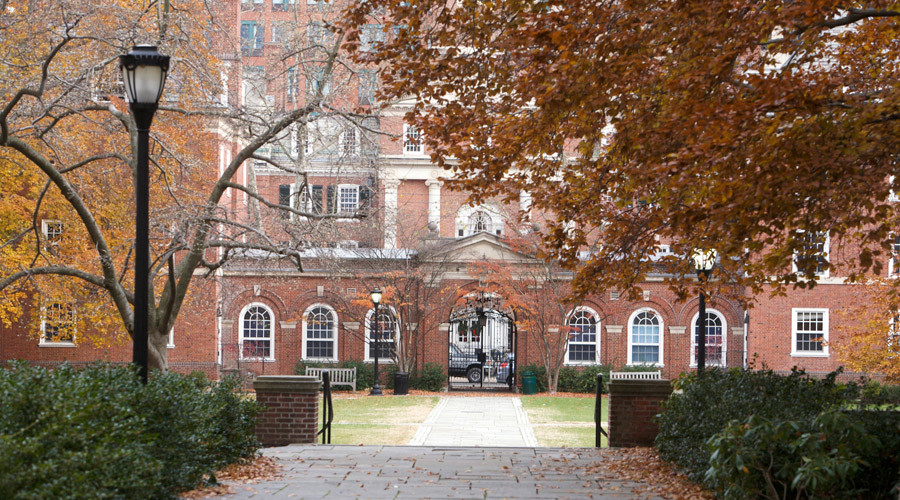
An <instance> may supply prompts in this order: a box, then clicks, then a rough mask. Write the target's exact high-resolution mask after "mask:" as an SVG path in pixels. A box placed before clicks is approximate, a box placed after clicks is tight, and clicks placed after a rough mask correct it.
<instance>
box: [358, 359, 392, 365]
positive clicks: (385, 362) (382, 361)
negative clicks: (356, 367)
mask: <svg viewBox="0 0 900 500" xmlns="http://www.w3.org/2000/svg"><path fill="white" fill-rule="evenodd" d="M363 363H375V358H366V359H364V360H363ZM378 364H379V365H393V364H394V360H393V359H390V358H378Z"/></svg>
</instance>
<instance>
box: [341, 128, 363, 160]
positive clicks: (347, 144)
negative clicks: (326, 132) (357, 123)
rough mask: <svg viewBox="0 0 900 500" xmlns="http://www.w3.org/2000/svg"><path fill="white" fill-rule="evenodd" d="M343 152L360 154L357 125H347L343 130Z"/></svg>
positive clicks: (343, 153) (347, 154) (351, 154)
mask: <svg viewBox="0 0 900 500" xmlns="http://www.w3.org/2000/svg"><path fill="white" fill-rule="evenodd" d="M341 154H342V155H343V156H356V155H358V154H359V135H358V134H357V132H356V127H347V128H345V129H344V131H343V132H341Z"/></svg>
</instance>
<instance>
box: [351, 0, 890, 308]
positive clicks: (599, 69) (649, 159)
mask: <svg viewBox="0 0 900 500" xmlns="http://www.w3.org/2000/svg"><path fill="white" fill-rule="evenodd" d="M373 22H383V23H384V25H385V32H387V33H388V34H393V35H394V36H392V37H388V38H387V40H386V41H385V43H384V44H382V45H381V46H380V50H379V51H378V52H377V53H375V54H372V53H360V54H359V55H358V57H359V58H360V59H363V60H376V61H378V62H379V63H380V64H382V65H384V67H385V70H384V73H383V81H384V86H383V89H382V91H383V98H385V99H386V100H390V99H397V98H401V97H408V96H414V97H415V98H416V100H417V104H416V106H415V109H414V110H413V111H412V112H411V113H410V114H409V116H408V117H407V119H409V120H412V121H414V122H415V123H416V124H417V126H419V127H420V129H421V130H422V131H423V132H424V137H425V141H426V142H427V144H428V146H429V149H430V150H431V151H433V152H434V153H433V155H432V159H433V160H434V161H435V162H437V164H439V165H441V166H444V167H445V168H447V169H449V170H450V171H451V172H452V175H453V179H452V180H451V181H450V184H451V186H453V187H456V188H460V189H466V190H468V191H471V192H472V193H473V195H472V197H473V199H474V200H476V201H478V200H482V199H486V198H489V197H494V196H497V197H501V198H503V199H504V200H507V201H513V200H516V199H518V197H519V196H520V193H521V192H523V191H524V192H529V193H532V195H533V204H534V207H535V208H536V209H538V210H544V211H547V212H550V213H553V214H555V217H556V220H554V221H553V222H552V223H551V224H550V225H549V226H548V228H547V229H548V231H547V237H546V239H545V244H546V247H547V248H548V249H549V254H550V256H551V257H552V258H554V259H557V260H558V261H559V262H561V263H563V264H565V265H566V266H567V267H569V268H571V269H577V275H576V277H575V279H574V281H573V286H574V288H575V290H576V291H578V292H581V293H587V292H590V291H598V290H605V289H609V288H613V287H615V288H618V289H620V290H623V291H627V292H629V293H631V294H632V296H634V295H636V292H637V290H638V287H639V283H640V282H641V281H642V280H643V279H644V277H645V276H646V274H647V273H648V272H650V271H651V270H654V271H661V272H667V273H669V274H670V276H673V278H671V280H670V283H671V284H672V285H673V286H674V287H675V288H676V290H679V291H681V292H682V293H686V292H688V291H689V290H687V287H690V286H694V283H695V281H694V280H693V279H692V278H693V276H694V274H693V271H692V269H691V268H690V263H689V262H688V260H689V259H687V258H685V257H684V256H688V255H690V254H691V250H692V249H695V248H704V249H705V248H715V249H716V250H717V251H718V253H719V255H720V256H721V259H720V264H721V265H720V266H718V267H717V269H716V271H715V275H714V282H715V283H726V282H727V283H736V284H739V285H746V286H749V287H750V288H751V289H752V290H753V291H754V292H760V291H763V290H771V289H772V287H774V289H775V290H782V289H784V288H785V287H788V286H792V285H798V286H814V285H815V273H814V272H813V266H815V265H816V259H814V258H809V259H800V260H799V261H798V262H799V263H800V265H799V266H798V267H799V268H798V269H793V268H792V266H791V264H792V261H793V255H794V254H795V253H800V254H801V255H803V254H804V252H806V253H809V252H813V253H814V252H815V250H814V249H813V250H810V246H809V245H808V242H807V241H806V240H807V239H808V238H807V237H805V236H804V235H807V234H809V233H810V232H821V231H827V232H829V233H830V234H831V238H832V242H833V244H834V243H837V242H840V241H853V242H855V244H859V245H861V247H860V248H859V250H858V251H856V252H855V255H854V258H853V259H851V261H852V262H850V263H848V267H847V269H846V270H845V269H842V270H841V275H844V276H849V278H850V279H857V278H861V277H864V276H865V275H866V274H867V273H870V272H876V273H877V272H880V271H881V270H882V268H883V266H884V263H885V257H886V254H887V250H888V249H889V243H890V236H889V233H890V232H891V231H892V230H895V229H896V227H897V226H898V223H900V221H898V212H897V205H896V204H895V203H892V202H891V192H892V190H894V191H896V187H895V185H894V179H895V178H896V176H897V173H898V163H897V151H898V150H900V84H898V82H900V36H898V34H900V9H898V7H897V4H896V2H890V1H883V0H881V1H879V0H874V1H869V2H856V3H853V4H847V3H846V2H837V1H834V0H815V1H806V2H783V1H776V0H760V1H757V0H753V1H749V0H727V1H720V2H697V1H677V2H671V1H659V0H642V1H594V0H589V1H585V0H541V1H537V0H535V1H512V0H500V1H496V2H481V1H474V0H451V1H449V2H448V1H445V0H412V1H401V0H369V1H364V2H359V3H358V4H357V5H356V6H354V7H353V8H352V9H350V11H349V12H348V15H347V20H346V22H345V23H346V24H345V29H346V31H347V39H348V41H350V42H351V43H352V41H353V40H354V38H355V37H358V33H359V29H360V27H361V26H363V25H364V24H367V23H373ZM601 241H602V244H597V242H601ZM660 241H663V242H666V243H671V245H672V250H673V254H672V255H671V256H669V257H667V258H665V259H663V260H661V261H656V260H654V259H653V255H654V254H655V253H656V251H657V246H658V245H659V242H660ZM583 250H589V251H590V253H589V255H588V256H587V257H586V260H583V259H582V258H581V257H580V256H579V254H578V252H579V251H583ZM814 256H815V255H812V256H811V257H814ZM582 257H583V256H582ZM845 271H846V272H845ZM716 280H717V281H716ZM690 292H691V295H693V291H690Z"/></svg>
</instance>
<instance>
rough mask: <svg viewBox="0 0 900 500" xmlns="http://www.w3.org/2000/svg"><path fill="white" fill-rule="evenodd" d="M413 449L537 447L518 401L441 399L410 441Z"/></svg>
mask: <svg viewBox="0 0 900 500" xmlns="http://www.w3.org/2000/svg"><path fill="white" fill-rule="evenodd" d="M409 444H410V445H413V446H417V445H418V446H520V447H521V446H537V440H536V439H535V437H534V430H533V429H532V428H531V424H530V423H529V422H528V415H527V414H525V410H524V409H523V408H522V402H521V400H520V399H519V398H513V397H485V398H460V397H443V398H441V400H440V401H439V402H438V404H437V406H435V407H434V409H433V410H432V411H431V413H430V414H429V415H428V418H427V419H425V423H423V424H422V425H421V426H419V430H418V431H417V432H416V435H415V436H413V438H412V440H411V441H410V442H409Z"/></svg>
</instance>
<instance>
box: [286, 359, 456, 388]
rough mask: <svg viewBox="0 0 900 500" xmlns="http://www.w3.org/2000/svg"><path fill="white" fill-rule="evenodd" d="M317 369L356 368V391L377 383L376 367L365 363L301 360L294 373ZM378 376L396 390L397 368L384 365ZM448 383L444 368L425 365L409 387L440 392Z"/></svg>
mask: <svg viewBox="0 0 900 500" xmlns="http://www.w3.org/2000/svg"><path fill="white" fill-rule="evenodd" d="M307 366H311V367H316V368H328V367H333V368H354V367H355V368H356V389H357V390H363V389H369V388H371V387H372V384H373V382H374V381H375V366H374V364H372V363H366V362H363V361H352V360H351V361H341V362H340V363H318V362H304V361H303V360H300V361H298V362H297V364H296V365H295V366H294V373H296V374H297V375H305V374H306V367H307ZM378 371H379V373H378V376H379V378H380V379H381V385H382V387H384V388H385V389H393V388H394V373H395V372H396V371H397V366H396V365H394V364H392V363H389V364H384V365H379V367H378ZM446 382H447V372H446V371H444V366H443V365H441V364H438V363H425V366H424V367H423V368H422V369H421V370H414V371H413V372H412V373H411V374H410V376H409V387H410V388H411V389H419V390H423V391H440V390H441V389H443V388H444V386H445V385H446ZM332 389H333V390H341V389H345V390H349V389H350V388H348V387H345V386H335V387H333V388H332Z"/></svg>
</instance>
